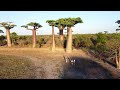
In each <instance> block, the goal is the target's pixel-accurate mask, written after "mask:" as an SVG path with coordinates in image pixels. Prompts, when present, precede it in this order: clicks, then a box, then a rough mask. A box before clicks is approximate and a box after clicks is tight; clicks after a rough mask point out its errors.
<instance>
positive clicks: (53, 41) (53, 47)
mask: <svg viewBox="0 0 120 90" xmlns="http://www.w3.org/2000/svg"><path fill="white" fill-rule="evenodd" d="M52 51H53V52H54V51H55V37H54V26H52Z"/></svg>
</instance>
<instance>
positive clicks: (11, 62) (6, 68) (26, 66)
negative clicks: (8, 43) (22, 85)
mask: <svg viewBox="0 0 120 90" xmlns="http://www.w3.org/2000/svg"><path fill="white" fill-rule="evenodd" d="M31 64H32V63H31V61H30V60H28V59H27V58H21V57H18V56H10V55H0V78H1V79H20V78H29V77H31V76H32V68H31Z"/></svg>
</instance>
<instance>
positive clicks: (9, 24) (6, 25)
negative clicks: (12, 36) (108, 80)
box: [0, 22, 17, 29]
mask: <svg viewBox="0 0 120 90" xmlns="http://www.w3.org/2000/svg"><path fill="white" fill-rule="evenodd" d="M15 26H17V25H15V24H14V23H13V22H1V23H0V27H4V28H5V29H12V28H14V27H15Z"/></svg>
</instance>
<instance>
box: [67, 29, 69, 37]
mask: <svg viewBox="0 0 120 90" xmlns="http://www.w3.org/2000/svg"><path fill="white" fill-rule="evenodd" d="M68 33H69V28H67V37H68Z"/></svg>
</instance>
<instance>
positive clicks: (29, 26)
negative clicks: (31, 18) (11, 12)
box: [21, 22, 42, 48]
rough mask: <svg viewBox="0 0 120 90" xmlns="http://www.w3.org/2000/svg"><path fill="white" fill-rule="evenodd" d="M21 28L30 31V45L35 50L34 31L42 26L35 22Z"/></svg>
mask: <svg viewBox="0 0 120 90" xmlns="http://www.w3.org/2000/svg"><path fill="white" fill-rule="evenodd" d="M21 27H24V28H26V29H28V30H32V39H33V40H32V43H33V48H35V47H36V30H37V29H39V28H40V27H42V25H40V24H39V23H36V22H30V23H28V24H27V25H23V26H21Z"/></svg>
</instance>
